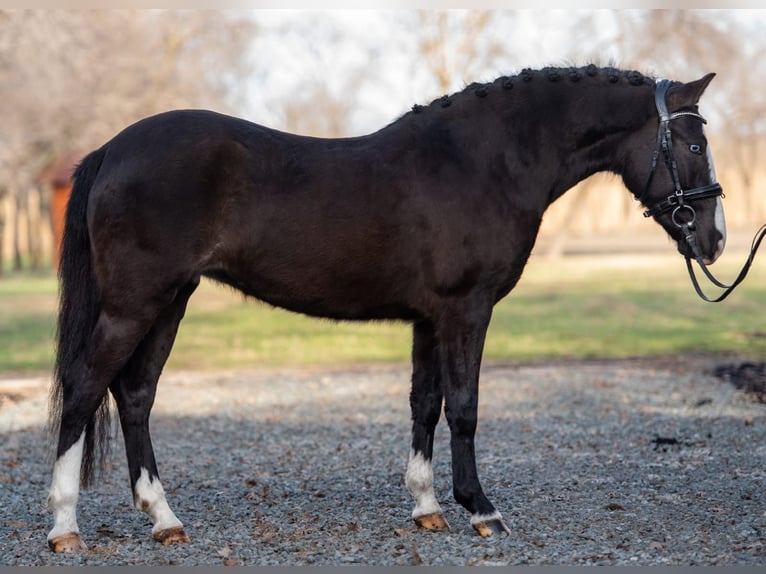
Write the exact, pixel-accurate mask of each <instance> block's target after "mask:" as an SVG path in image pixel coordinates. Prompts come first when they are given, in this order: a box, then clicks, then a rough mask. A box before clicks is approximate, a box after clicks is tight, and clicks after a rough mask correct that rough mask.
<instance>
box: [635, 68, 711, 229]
mask: <svg viewBox="0 0 766 574" xmlns="http://www.w3.org/2000/svg"><path fill="white" fill-rule="evenodd" d="M670 86H671V82H670V80H659V81H658V82H657V87H656V89H655V92H654V103H655V105H656V106H657V113H658V114H659V116H660V125H659V128H658V130H657V145H656V146H655V147H654V153H653V154H652V169H651V172H650V173H649V179H648V180H647V182H646V187H645V188H644V193H643V194H642V198H641V199H643V197H644V196H646V194H647V192H648V191H649V186H650V185H651V183H652V179H653V178H654V174H655V172H656V170H657V160H658V159H659V156H660V153H662V154H663V155H664V157H665V164H666V165H667V167H668V169H669V170H670V175H671V177H672V178H673V186H674V188H675V189H674V193H673V195H669V196H668V197H667V198H666V199H665V200H663V201H660V202H658V203H656V204H654V205H653V206H652V207H650V208H649V209H647V210H646V211H644V217H654V216H656V215H662V214H664V213H668V212H672V218H673V223H675V224H676V225H677V226H678V227H682V228H683V227H684V226H688V225H694V219H695V217H696V213H695V212H694V208H693V207H692V206H691V205H690V202H692V201H696V200H700V199H707V198H708V197H718V196H722V195H723V189H722V188H721V185H720V184H719V183H718V182H713V183H711V184H710V185H705V186H702V187H695V188H694V189H684V188H683V186H682V185H681V178H680V177H679V176H678V164H677V163H676V158H675V155H674V154H673V134H672V132H671V131H670V122H671V120H674V119H676V118H680V117H683V116H691V117H693V118H696V119H698V120H700V121H701V122H702V123H703V124H706V123H707V120H706V119H705V118H703V117H702V116H701V115H700V114H699V113H697V112H694V111H691V110H686V111H680V112H674V113H672V114H671V113H669V112H668V105H667V103H666V101H665V95H666V94H667V92H668V88H670ZM683 211H686V212H687V213H686V215H687V216H688V217H689V219H690V221H688V222H684V223H682V222H680V221H679V220H678V215H679V213H680V212H683Z"/></svg>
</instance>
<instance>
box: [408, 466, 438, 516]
mask: <svg viewBox="0 0 766 574" xmlns="http://www.w3.org/2000/svg"><path fill="white" fill-rule="evenodd" d="M406 483H407V490H409V491H410V494H411V495H412V498H414V499H415V510H413V511H412V518H418V517H420V516H426V515H427V514H433V513H435V512H438V513H441V511H442V509H441V506H439V502H438V501H437V500H436V496H435V495H434V471H433V468H432V467H431V461H430V460H426V459H425V457H424V456H423V455H422V453H419V452H418V453H415V452H414V451H410V460H409V463H408V464H407V479H406Z"/></svg>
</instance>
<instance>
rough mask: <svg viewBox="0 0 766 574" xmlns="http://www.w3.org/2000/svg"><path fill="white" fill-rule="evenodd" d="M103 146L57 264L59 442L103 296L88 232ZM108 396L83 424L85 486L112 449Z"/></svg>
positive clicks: (87, 162) (73, 204)
mask: <svg viewBox="0 0 766 574" xmlns="http://www.w3.org/2000/svg"><path fill="white" fill-rule="evenodd" d="M104 154H105V148H101V149H99V150H96V151H94V152H91V153H90V154H89V155H88V156H86V157H85V158H84V159H83V160H82V161H81V162H80V164H79V165H78V166H77V168H76V169H75V171H74V175H73V187H72V193H71V196H70V197H69V202H68V203H67V210H66V218H65V223H64V238H63V242H62V245H61V254H60V260H59V261H60V263H59V271H58V274H59V316H58V325H57V329H56V342H57V346H56V362H55V366H54V372H53V385H52V387H51V395H50V402H49V411H50V412H49V428H50V429H51V431H52V434H51V438H52V440H53V441H55V440H56V439H57V436H58V430H59V428H60V425H61V416H62V409H63V401H64V396H65V395H67V396H71V395H72V393H73V391H74V388H75V387H76V386H77V385H78V384H81V383H82V381H81V380H79V378H80V377H81V376H82V370H78V369H77V365H78V363H79V364H80V365H81V366H82V364H83V363H82V357H83V353H84V350H85V346H86V344H87V342H88V340H89V339H90V337H91V335H92V333H93V330H94V329H95V327H96V321H97V320H98V315H99V292H98V287H97V286H96V280H95V276H94V274H93V262H92V260H91V246H90V234H89V233H88V222H87V216H86V213H87V208H88V197H89V195H90V190H91V188H92V187H93V183H94V182H95V180H96V176H97V174H98V171H99V169H100V168H101V163H102V161H103V159H104ZM109 426H110V421H109V394H108V393H107V394H106V395H105V396H104V399H103V400H102V402H101V404H100V406H99V407H98V409H97V411H96V412H95V413H94V414H93V416H92V417H91V418H90V420H89V421H87V423H86V426H85V441H84V442H85V444H84V451H83V460H82V467H81V469H80V481H81V482H82V485H83V486H87V485H88V484H89V483H90V482H91V480H92V478H93V471H94V466H95V459H96V450H98V454H99V458H100V462H101V464H102V465H103V464H104V462H105V461H106V459H107V456H108V451H109Z"/></svg>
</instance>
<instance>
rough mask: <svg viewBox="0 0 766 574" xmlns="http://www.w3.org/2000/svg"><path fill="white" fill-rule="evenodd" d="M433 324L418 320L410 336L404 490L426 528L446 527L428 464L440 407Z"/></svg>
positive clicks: (420, 524)
mask: <svg viewBox="0 0 766 574" xmlns="http://www.w3.org/2000/svg"><path fill="white" fill-rule="evenodd" d="M439 369H440V366H439V360H438V348H437V345H436V338H435V336H434V327H433V324H432V323H431V322H429V321H422V322H418V323H416V324H415V326H414V327H413V337H412V391H411V392H410V407H411V408H412V448H411V449H410V460H409V463H408V465H407V478H406V482H407V490H409V491H410V494H411V495H412V498H413V499H414V500H415V509H414V510H413V511H412V518H413V520H414V521H415V523H416V524H417V525H418V526H421V527H422V528H426V529H428V530H444V529H445V528H449V525H448V524H447V521H446V520H445V518H444V514H442V509H441V506H439V502H438V501H437V500H436V496H435V495H434V473H433V467H432V466H431V459H432V456H433V446H434V432H435V430H436V424H437V423H438V422H439V416H440V415H441V410H442V398H443V394H442V388H441V374H440V370H439Z"/></svg>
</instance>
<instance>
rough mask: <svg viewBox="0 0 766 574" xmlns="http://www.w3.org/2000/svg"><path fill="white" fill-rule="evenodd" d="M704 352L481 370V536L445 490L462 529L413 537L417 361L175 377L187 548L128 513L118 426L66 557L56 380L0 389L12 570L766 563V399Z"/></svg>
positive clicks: (172, 443)
mask: <svg viewBox="0 0 766 574" xmlns="http://www.w3.org/2000/svg"><path fill="white" fill-rule="evenodd" d="M714 370H715V363H714V362H712V359H705V358H701V357H684V358H679V359H676V360H666V361H642V360H634V361H590V362H588V361H586V362H564V363H557V364H550V365H488V366H486V367H485V368H484V370H483V372H482V387H481V398H480V424H479V434H478V438H477V453H478V464H479V472H480V475H481V476H482V477H483V484H484V487H485V491H486V492H487V494H488V495H489V497H490V498H491V499H492V500H493V501H494V502H495V504H496V506H497V507H498V509H500V511H501V512H502V513H503V514H504V516H505V517H506V520H507V522H508V525H509V527H510V528H511V531H512V532H513V534H512V535H511V536H510V537H504V538H500V539H490V540H486V539H482V538H480V537H478V536H477V535H475V534H474V532H473V529H472V528H471V527H470V525H469V523H468V519H469V516H468V514H467V512H465V511H464V510H463V509H462V508H460V507H459V506H458V505H457V504H456V503H455V502H454V501H453V500H452V499H451V478H450V468H449V437H448V433H447V429H446V424H445V423H444V421H443V420H442V423H441V424H440V426H439V428H438V430H437V437H436V446H435V456H436V460H435V475H436V492H437V497H438V498H439V499H440V500H441V501H442V506H443V509H444V511H445V514H446V516H447V519H448V520H449V522H450V525H451V528H452V529H451V531H449V532H442V533H431V532H423V531H418V530H417V529H416V528H415V526H414V524H413V523H411V521H410V512H411V509H412V503H411V501H410V499H409V495H408V494H407V492H406V488H405V486H404V471H405V466H406V462H407V455H408V450H409V446H408V445H409V407H408V392H409V384H408V383H409V381H408V379H409V372H408V369H407V368H406V367H385V368H369V369H368V368H365V369H361V368H360V369H352V370H343V371H340V370H326V369H325V370H310V369H309V370H307V369H302V370H278V371H277V370H272V371H254V372H226V373H204V374H203V373H194V374H192V373H168V374H166V375H165V376H164V379H163V381H162V382H161V384H160V391H159V394H158V398H157V403H156V405H155V408H154V411H153V416H152V424H153V426H152V428H153V435H154V444H155V450H156V452H157V458H158V461H159V464H160V472H161V474H162V476H163V483H164V485H165V489H166V491H167V494H168V499H169V500H170V503H171V506H172V507H173V509H174V510H175V511H176V514H178V516H179V518H181V520H182V521H183V522H184V523H185V525H186V528H187V532H188V534H189V535H190V536H191V538H192V543H191V544H189V545H184V546H175V547H163V546H161V545H159V544H157V543H155V542H153V541H152V539H151V535H150V523H149V519H148V518H147V517H146V516H145V515H144V514H142V513H139V512H137V511H135V510H133V508H132V506H131V495H130V491H129V487H128V481H127V471H126V464H125V459H124V451H123V448H122V442H121V438H120V437H119V434H118V435H117V440H116V441H115V447H114V454H113V457H112V466H111V467H110V468H109V469H108V470H107V472H106V473H105V474H104V475H103V477H102V480H101V482H100V483H99V484H98V485H97V486H96V487H95V488H92V489H90V490H88V491H85V492H83V493H82V495H81V498H80V506H79V521H80V529H81V532H82V534H83V538H84V540H85V541H86V543H87V544H88V545H89V547H90V550H89V551H87V552H85V553H81V554H79V555H54V554H53V553H51V552H50V551H48V549H47V545H46V541H45V537H46V533H47V530H48V528H49V527H50V524H51V520H50V515H49V513H48V512H47V510H46V508H45V497H46V494H47V492H46V491H47V486H48V481H49V478H50V475H49V469H50V466H49V463H48V462H46V452H47V446H46V437H45V432H44V430H43V425H44V416H45V403H46V396H45V393H46V387H47V380H45V379H31V380H23V381H2V382H0V401H2V402H0V444H2V447H0V493H2V498H1V500H2V508H3V515H4V520H2V523H1V524H0V564H1V565H5V566H10V565H13V566H16V565H56V566H58V565H90V566H96V565H133V564H149V565H173V564H183V565H208V564H209V565H222V564H228V565H307V564H316V565H319V564H324V565H327V564H329V565H336V564H369V565H413V564H414V565H419V564H425V565H506V564H514V565H515V564H546V565H559V564H606V565H624V564H630V565H662V564H682V565H725V564H739V565H763V564H764V563H766V500H765V499H764V496H763V490H764V483H765V482H766V480H765V477H766V464H764V463H765V462H766V440H765V439H766V406H765V405H764V404H762V403H759V402H758V401H757V400H754V399H753V398H751V397H749V396H748V395H746V394H745V393H743V392H742V391H740V390H737V389H736V388H735V387H734V386H733V385H730V384H728V383H725V382H723V381H722V380H721V379H720V378H718V377H716V376H715V375H714Z"/></svg>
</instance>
